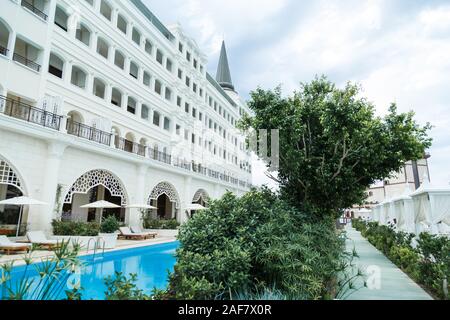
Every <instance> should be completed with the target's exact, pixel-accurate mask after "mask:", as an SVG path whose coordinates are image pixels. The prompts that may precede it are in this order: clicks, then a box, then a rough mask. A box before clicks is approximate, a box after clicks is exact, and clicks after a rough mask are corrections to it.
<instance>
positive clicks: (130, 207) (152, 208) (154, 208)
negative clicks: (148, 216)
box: [126, 204, 158, 210]
mask: <svg viewBox="0 0 450 320" xmlns="http://www.w3.org/2000/svg"><path fill="white" fill-rule="evenodd" d="M126 208H128V209H148V210H156V209H158V208H156V207H154V206H150V205H148V204H130V205H128V206H126Z"/></svg>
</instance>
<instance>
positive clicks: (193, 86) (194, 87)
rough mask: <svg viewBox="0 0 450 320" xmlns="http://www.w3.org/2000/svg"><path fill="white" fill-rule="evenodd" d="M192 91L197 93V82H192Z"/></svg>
mask: <svg viewBox="0 0 450 320" xmlns="http://www.w3.org/2000/svg"><path fill="white" fill-rule="evenodd" d="M192 91H194V92H195V93H197V84H196V83H194V84H192Z"/></svg>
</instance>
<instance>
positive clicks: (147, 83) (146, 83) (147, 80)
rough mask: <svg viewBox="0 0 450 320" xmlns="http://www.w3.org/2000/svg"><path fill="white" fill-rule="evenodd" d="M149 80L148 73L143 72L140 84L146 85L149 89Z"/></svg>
mask: <svg viewBox="0 0 450 320" xmlns="http://www.w3.org/2000/svg"><path fill="white" fill-rule="evenodd" d="M150 80H151V76H150V73H148V72H147V71H144V77H143V79H142V83H143V84H144V85H146V86H147V87H150Z"/></svg>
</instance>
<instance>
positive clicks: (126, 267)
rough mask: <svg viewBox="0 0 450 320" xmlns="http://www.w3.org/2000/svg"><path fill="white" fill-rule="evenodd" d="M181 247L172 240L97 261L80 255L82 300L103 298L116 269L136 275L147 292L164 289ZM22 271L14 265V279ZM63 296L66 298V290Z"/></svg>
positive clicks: (91, 257) (98, 256) (125, 273)
mask: <svg viewBox="0 0 450 320" xmlns="http://www.w3.org/2000/svg"><path fill="white" fill-rule="evenodd" d="M178 246H179V243H178V242H170V243H165V244H158V245H153V246H148V247H142V248H135V249H128V250H120V251H114V252H107V253H105V255H104V256H103V257H101V254H97V256H96V257H95V261H94V257H93V256H92V255H90V256H84V257H81V258H80V259H81V260H82V261H83V262H85V266H84V267H83V269H82V272H81V275H80V280H81V287H83V291H82V295H83V300H92V299H94V300H104V298H105V291H106V286H105V284H104V279H105V278H106V277H108V276H114V274H115V272H122V273H123V274H124V275H126V276H128V275H129V274H131V273H135V274H137V275H138V281H137V286H138V287H139V289H142V290H144V292H145V293H147V294H150V293H151V292H152V290H153V289H154V288H158V289H164V288H165V287H166V285H167V280H168V277H167V276H168V271H173V267H174V266H175V262H176V259H175V251H176V249H177V248H178ZM23 270H24V267H23V266H18V267H15V268H14V270H13V273H12V278H13V279H15V277H17V278H18V277H20V276H21V275H22V273H21V272H23ZM36 277H37V276H36ZM61 298H62V299H64V298H65V294H64V292H63V296H62V297H61Z"/></svg>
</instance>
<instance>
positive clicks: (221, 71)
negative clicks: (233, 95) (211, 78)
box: [216, 41, 234, 91]
mask: <svg viewBox="0 0 450 320" xmlns="http://www.w3.org/2000/svg"><path fill="white" fill-rule="evenodd" d="M216 81H217V82H218V83H219V84H220V86H221V87H222V88H224V89H230V90H233V91H234V85H233V81H232V80H231V72H230V66H229V65H228V56H227V49H226V48H225V41H223V42H222V49H221V50H220V59H219V66H218V67H217V73H216Z"/></svg>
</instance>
